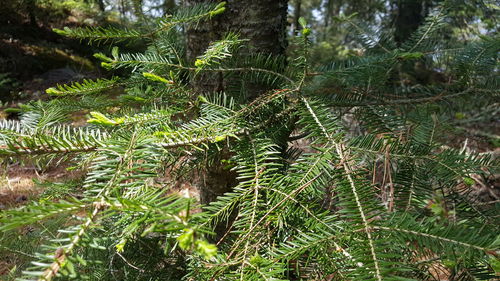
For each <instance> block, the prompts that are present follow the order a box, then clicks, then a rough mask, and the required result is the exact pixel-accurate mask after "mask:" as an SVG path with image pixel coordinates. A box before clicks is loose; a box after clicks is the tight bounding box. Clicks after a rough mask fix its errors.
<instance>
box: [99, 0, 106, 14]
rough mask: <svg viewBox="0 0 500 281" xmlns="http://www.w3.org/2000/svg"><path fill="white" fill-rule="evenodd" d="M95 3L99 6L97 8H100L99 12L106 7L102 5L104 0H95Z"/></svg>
mask: <svg viewBox="0 0 500 281" xmlns="http://www.w3.org/2000/svg"><path fill="white" fill-rule="evenodd" d="M97 5H98V6H99V10H100V11H101V12H104V9H105V8H106V7H105V6H104V0H97Z"/></svg>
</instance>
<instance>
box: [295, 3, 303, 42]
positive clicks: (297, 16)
mask: <svg viewBox="0 0 500 281" xmlns="http://www.w3.org/2000/svg"><path fill="white" fill-rule="evenodd" d="M301 9H302V0H295V7H294V9H293V34H298V33H299V31H300V24H299V19H300V15H301V13H300V12H301Z"/></svg>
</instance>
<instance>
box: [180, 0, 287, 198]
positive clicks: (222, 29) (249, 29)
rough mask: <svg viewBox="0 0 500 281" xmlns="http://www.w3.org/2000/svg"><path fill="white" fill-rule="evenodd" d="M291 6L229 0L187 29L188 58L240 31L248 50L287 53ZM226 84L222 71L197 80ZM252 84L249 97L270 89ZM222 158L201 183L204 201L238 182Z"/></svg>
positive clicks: (207, 85)
mask: <svg viewBox="0 0 500 281" xmlns="http://www.w3.org/2000/svg"><path fill="white" fill-rule="evenodd" d="M207 1H210V0H186V3H187V4H188V5H192V4H196V3H200V2H207ZM214 2H218V1H214ZM287 7H288V6H287V0H252V1H248V0H228V1H227V4H226V11H225V12H224V13H223V14H221V15H219V16H218V17H217V18H214V19H212V20H210V21H208V22H206V23H203V24H199V25H198V26H197V27H196V28H190V29H188V30H187V41H188V48H187V56H188V59H189V60H190V61H194V60H195V59H196V57H197V56H199V55H201V54H203V52H204V51H205V50H206V48H207V47H208V45H209V44H210V42H212V41H214V40H219V39H221V38H222V37H223V36H224V34H226V33H227V32H235V33H238V34H240V37H241V38H243V39H248V40H249V41H248V42H247V43H246V44H247V45H248V48H247V49H245V52H246V53H248V54H255V53H264V54H274V55H283V54H285V49H286V44H287V43H286V17H287ZM226 82H227V81H226ZM224 84H225V81H224V79H223V77H222V75H221V74H209V75H208V74H207V75H199V77H198V78H197V79H196V80H195V81H193V88H194V89H195V90H197V91H199V92H214V91H215V92H217V91H222V90H223V89H224ZM250 87H251V91H252V93H254V94H253V95H252V96H250V97H249V99H253V98H255V96H256V95H258V94H260V93H262V92H264V91H266V90H269V89H266V88H265V87H264V86H262V85H251V86H250ZM228 157H229V152H228V151H227V150H225V151H223V152H221V153H220V154H219V156H218V158H220V159H218V160H222V159H227V158H228ZM218 160H217V161H214V163H215V164H213V165H210V166H209V167H207V169H206V173H205V176H204V180H203V183H202V184H201V187H200V201H201V203H203V204H207V203H210V202H212V201H214V200H215V199H216V198H217V196H220V195H222V194H224V193H225V192H228V191H230V190H231V189H232V188H233V187H234V186H235V185H236V184H237V180H236V174H235V173H234V172H231V171H229V170H228V169H227V168H225V167H224V165H223V164H220V163H221V161H218Z"/></svg>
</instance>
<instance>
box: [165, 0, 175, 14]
mask: <svg viewBox="0 0 500 281" xmlns="http://www.w3.org/2000/svg"><path fill="white" fill-rule="evenodd" d="M176 8H177V5H176V4H175V0H165V2H163V16H165V15H169V14H170V15H171V14H173V12H174V11H175V9H176Z"/></svg>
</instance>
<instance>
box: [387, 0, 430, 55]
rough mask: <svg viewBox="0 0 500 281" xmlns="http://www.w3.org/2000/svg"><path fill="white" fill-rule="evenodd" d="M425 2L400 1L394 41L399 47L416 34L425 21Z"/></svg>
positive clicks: (418, 0)
mask: <svg viewBox="0 0 500 281" xmlns="http://www.w3.org/2000/svg"><path fill="white" fill-rule="evenodd" d="M424 17H425V15H424V0H398V1H397V13H396V18H395V22H394V24H395V27H396V29H395V32H394V39H395V41H396V43H397V44H398V46H400V45H401V44H402V43H404V42H405V41H406V40H407V39H408V38H410V36H411V34H412V33H413V32H415V31H416V30H417V29H418V27H419V26H420V25H421V24H422V22H423V20H424Z"/></svg>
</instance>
